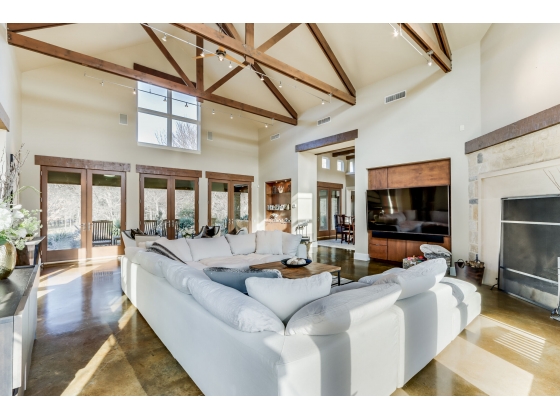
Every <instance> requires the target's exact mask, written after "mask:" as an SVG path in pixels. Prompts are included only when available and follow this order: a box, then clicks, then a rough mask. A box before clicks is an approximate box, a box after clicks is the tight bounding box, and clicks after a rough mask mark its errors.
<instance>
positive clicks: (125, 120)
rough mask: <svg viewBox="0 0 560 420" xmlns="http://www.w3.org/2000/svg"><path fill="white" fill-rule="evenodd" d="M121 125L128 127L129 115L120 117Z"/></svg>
mask: <svg viewBox="0 0 560 420" xmlns="http://www.w3.org/2000/svg"><path fill="white" fill-rule="evenodd" d="M119 124H120V125H128V115H126V114H120V116H119Z"/></svg>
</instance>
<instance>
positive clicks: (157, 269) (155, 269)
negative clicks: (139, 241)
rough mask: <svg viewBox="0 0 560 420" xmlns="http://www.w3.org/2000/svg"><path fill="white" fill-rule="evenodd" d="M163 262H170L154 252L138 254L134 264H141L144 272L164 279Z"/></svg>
mask: <svg viewBox="0 0 560 420" xmlns="http://www.w3.org/2000/svg"><path fill="white" fill-rule="evenodd" d="M163 260H167V261H169V260H168V259H167V258H166V257H164V256H162V255H158V254H154V253H152V252H137V253H136V255H135V256H134V258H133V260H132V262H135V263H136V264H140V267H142V268H143V269H144V270H146V271H147V272H148V273H151V274H153V275H154V276H157V277H163V269H162V264H161V262H162V261H163Z"/></svg>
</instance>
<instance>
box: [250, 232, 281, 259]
mask: <svg viewBox="0 0 560 420" xmlns="http://www.w3.org/2000/svg"><path fill="white" fill-rule="evenodd" d="M256 253H257V254H273V255H279V254H282V232H280V231H279V230H273V231H269V232H265V231H264V230H259V231H258V232H257V249H256Z"/></svg>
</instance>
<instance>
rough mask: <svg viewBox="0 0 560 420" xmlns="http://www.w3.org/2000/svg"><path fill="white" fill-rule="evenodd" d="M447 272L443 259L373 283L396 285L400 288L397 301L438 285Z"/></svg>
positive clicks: (431, 261)
mask: <svg viewBox="0 0 560 420" xmlns="http://www.w3.org/2000/svg"><path fill="white" fill-rule="evenodd" d="M446 271H447V262H446V261H445V260H444V259H443V258H436V259H435V260H428V261H425V262H423V263H420V264H417V265H415V266H412V267H410V268H409V269H408V270H403V271H399V272H394V273H391V274H389V275H387V276H384V277H382V278H380V279H378V280H376V281H375V283H374V284H382V283H397V284H398V285H400V286H401V288H402V294H401V296H400V297H399V300H401V299H406V298H409V297H412V296H416V295H418V294H420V293H423V292H425V291H426V290H429V289H431V288H432V287H434V286H435V285H436V284H437V283H439V282H440V281H441V280H442V279H443V277H444V276H445V272H446Z"/></svg>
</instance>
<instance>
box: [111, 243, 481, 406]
mask: <svg viewBox="0 0 560 420" xmlns="http://www.w3.org/2000/svg"><path fill="white" fill-rule="evenodd" d="M196 241H208V240H207V239H197V240H196ZM188 244H189V246H190V247H191V249H192V248H193V247H195V246H197V243H193V242H188ZM200 246H202V247H203V248H204V244H200ZM263 250H266V249H265V248H262V247H261V251H263ZM134 251H135V252H129V253H127V256H125V257H123V259H122V267H121V268H122V270H121V285H122V289H123V291H124V293H125V294H126V295H127V296H128V297H129V299H130V300H131V302H132V303H133V304H134V305H135V306H136V307H137V308H138V310H139V311H140V313H141V314H142V316H143V317H144V318H145V319H146V321H147V322H148V323H149V324H150V326H151V327H152V329H153V330H154V332H155V333H156V334H157V335H158V337H159V338H160V339H161V340H162V342H163V343H164V344H165V345H166V347H167V348H168V349H169V351H170V352H171V354H172V355H173V356H174V357H175V358H176V359H177V361H178V362H179V363H180V364H181V366H182V367H183V368H184V369H185V370H186V372H187V373H188V374H189V375H190V376H191V378H192V379H193V380H194V381H195V383H196V384H197V385H198V387H199V388H200V389H201V391H202V392H203V393H204V394H206V395H390V394H391V393H392V392H393V391H395V389H396V388H400V387H402V386H403V385H404V384H405V383H406V382H407V381H408V380H410V378H412V377H413V376H414V375H415V374H416V373H418V372H419V371H420V370H421V369H422V368H423V367H424V366H426V365H427V364H428V363H429V362H430V360H432V359H433V358H434V357H435V356H436V355H437V354H438V353H439V352H441V351H442V350H443V349H444V348H445V347H446V346H447V345H448V344H449V343H450V342H451V341H452V340H453V338H455V337H456V336H457V335H458V334H459V333H460V332H461V331H462V330H463V329H464V328H465V327H466V325H468V324H469V323H470V322H471V321H472V320H473V319H474V318H475V317H476V316H477V315H479V314H480V303H481V301H480V294H479V293H477V292H476V287H474V286H473V285H471V284H469V283H466V282H463V281H461V280H457V279H453V278H444V279H443V280H442V281H441V282H438V283H437V284H435V285H432V286H428V287H429V290H425V291H423V292H421V293H417V294H415V295H414V296H410V297H407V298H404V299H400V300H397V301H396V302H394V304H392V303H390V305H389V306H387V307H383V308H382V310H381V312H380V313H376V314H375V316H373V317H369V318H368V317H364V318H363V319H364V320H363V321H360V319H359V318H360V316H361V315H360V312H359V311H360V310H361V309H363V308H358V312H353V314H349V319H352V322H351V323H350V324H349V325H350V326H349V328H348V329H347V330H346V331H344V332H341V333H338V334H332V335H307V334H300V333H296V334H295V335H293V334H292V335H288V334H290V331H289V330H288V328H287V329H286V330H285V334H286V335H284V334H281V333H279V332H278V331H276V332H274V331H260V332H243V331H240V330H238V329H236V328H233V327H232V326H230V325H228V324H227V323H225V322H222V320H220V319H218V318H217V317H216V316H214V315H212V313H211V311H209V310H207V309H205V308H204V307H203V306H202V305H201V304H199V302H198V301H197V300H196V299H195V297H193V295H191V294H190V292H189V290H188V286H186V285H185V284H182V286H178V285H177V284H178V283H180V282H177V279H175V280H174V281H171V280H170V279H166V274H165V273H169V272H170V270H168V269H169V268H170V267H172V266H173V265H175V266H174V267H175V268H178V270H179V271H178V272H181V267H189V266H190V267H191V268H185V270H187V271H185V273H190V272H192V273H194V274H188V275H189V276H194V277H197V278H199V279H204V278H205V275H204V273H203V272H201V271H197V270H193V268H197V269H199V270H201V269H202V266H204V267H207V266H215V265H214V264H218V260H217V259H212V258H217V257H209V258H210V259H208V258H200V259H198V261H189V262H187V266H185V265H183V264H180V263H178V262H175V261H172V260H170V259H168V258H167V257H163V256H160V255H155V254H153V255H151V256H150V258H138V255H133V254H137V253H138V252H141V253H146V251H145V250H142V251H138V250H134ZM269 251H272V250H270V249H269ZM276 251H278V250H276ZM194 254H196V255H198V257H200V256H204V255H203V254H200V253H197V252H196V251H195V252H194ZM232 254H233V251H232ZM254 254H256V255H253V256H250V257H249V255H250V254H248V255H245V256H244V257H238V260H235V261H234V260H232V259H231V257H235V256H234V255H232V256H230V257H221V258H225V259H223V260H222V263H228V264H230V265H232V266H235V267H236V268H238V267H242V266H243V265H244V264H246V263H247V261H249V260H251V261H253V260H256V259H264V260H266V259H269V260H272V259H274V258H278V259H280V255H281V254H257V253H254ZM264 255H266V257H264ZM288 255H289V254H288ZM191 256H192V255H191ZM144 257H145V256H144ZM282 257H285V254H283V255H282ZM227 258H229V259H227ZM138 260H140V261H139V262H140V264H139V263H137V262H138ZM134 261H137V262H134ZM193 263H198V264H193ZM251 264H253V262H251ZM424 264H426V263H424ZM189 270H190V271H189ZM411 270H412V269H411ZM391 271H392V270H391ZM197 273H198V274H197ZM410 273H412V271H411V272H410ZM397 274H399V273H397ZM442 276H443V274H442ZM168 277H170V275H168ZM179 277H180V276H179ZM384 278H387V277H382V279H384ZM204 281H205V280H204ZM208 281H209V279H208ZM392 281H393V282H395V281H394V280H392ZM378 282H379V279H377V278H376V276H370V277H367V278H364V279H362V280H361V281H360V284H356V283H354V284H352V285H351V286H348V285H345V286H340V289H337V288H333V291H331V295H332V294H333V293H334V292H337V294H339V296H341V297H342V296H344V295H343V294H345V293H346V294H347V296H350V294H354V295H356V296H357V295H358V294H359V293H361V292H360V291H363V290H366V288H367V290H374V289H371V288H379V287H382V286H387V284H385V285H383V284H381V285H380V284H378ZM381 282H383V280H381ZM368 283H373V285H370V284H368ZM172 284H173V285H172ZM189 284H191V283H189ZM220 287H225V286H220ZM390 287H392V288H393V289H391V290H394V288H396V290H397V293H396V294H394V300H396V299H397V296H399V295H401V289H400V287H402V288H403V290H402V294H403V295H404V294H405V293H406V290H405V289H407V288H408V286H406V284H404V283H403V284H400V285H399V284H392V285H391V286H390ZM358 288H359V289H358ZM226 289H230V288H226ZM346 289H349V290H346ZM356 289H357V290H356ZM230 290H231V289H230ZM235 293H238V292H235ZM414 293H416V292H413V294H414ZM243 296H245V295H243ZM244 298H245V299H251V298H249V297H248V296H247V297H244ZM394 300H393V301H394ZM315 302H318V301H315ZM371 304H373V305H375V304H376V301H373V302H370V303H368V305H371ZM366 306H367V305H366ZM302 310H303V309H302ZM356 313H358V316H356ZM296 315H297V313H296ZM296 315H294V317H295V316H296ZM289 325H290V324H289V323H288V326H289ZM292 333H293V331H292Z"/></svg>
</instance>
